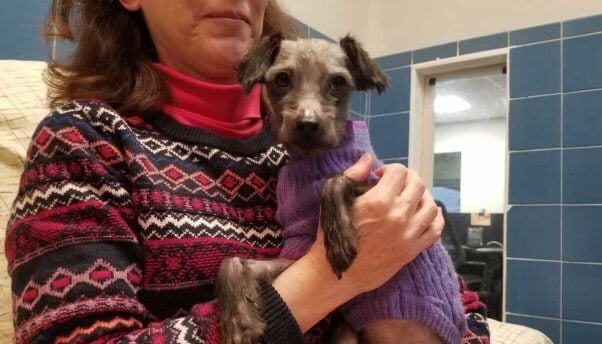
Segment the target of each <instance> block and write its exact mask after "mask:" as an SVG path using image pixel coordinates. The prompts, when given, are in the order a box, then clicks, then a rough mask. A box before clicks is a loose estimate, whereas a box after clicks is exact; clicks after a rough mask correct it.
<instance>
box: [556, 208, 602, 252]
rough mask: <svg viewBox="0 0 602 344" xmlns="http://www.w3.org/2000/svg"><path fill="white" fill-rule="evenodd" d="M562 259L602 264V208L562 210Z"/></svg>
mask: <svg viewBox="0 0 602 344" xmlns="http://www.w3.org/2000/svg"><path fill="white" fill-rule="evenodd" d="M562 226H563V228H564V230H563V232H562V259H563V260H565V261H573V262H596V263H602V230H600V229H601V228H602V206H570V207H567V206H565V207H563V209H562Z"/></svg>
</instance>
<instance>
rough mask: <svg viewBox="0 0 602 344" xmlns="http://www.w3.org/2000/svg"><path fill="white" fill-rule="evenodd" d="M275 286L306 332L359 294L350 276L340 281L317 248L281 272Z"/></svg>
mask: <svg viewBox="0 0 602 344" xmlns="http://www.w3.org/2000/svg"><path fill="white" fill-rule="evenodd" d="M273 286H274V289H276V291H278V293H279V294H280V296H281V297H282V299H283V300H284V302H286V304H287V305H288V307H289V309H290V311H291V313H292V314H293V316H294V317H295V319H296V320H297V323H298V324H299V327H300V328H301V331H303V332H306V331H307V330H309V329H310V328H311V327H312V326H314V325H315V324H316V323H318V322H319V321H320V320H322V319H323V318H324V317H325V316H326V315H328V314H329V313H330V312H332V311H333V310H335V309H336V308H338V307H339V306H340V305H342V304H343V303H345V302H347V301H349V300H350V299H352V298H353V297H355V296H356V295H358V294H359V293H360V290H359V288H358V287H357V286H356V285H355V284H354V283H352V281H350V280H349V279H345V277H343V278H342V279H341V280H339V279H338V278H337V277H336V275H335V274H334V272H333V271H332V268H331V267H330V265H329V264H328V261H327V260H326V256H325V255H324V253H323V252H322V251H321V250H314V249H312V250H310V252H309V253H308V254H307V255H305V256H304V257H302V258H301V259H299V260H298V261H297V262H295V263H294V264H293V265H291V266H290V267H289V268H288V269H287V270H285V271H284V272H283V273H282V274H280V275H279V276H278V277H277V278H276V279H275V280H274V282H273Z"/></svg>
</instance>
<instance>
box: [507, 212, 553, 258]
mask: <svg viewBox="0 0 602 344" xmlns="http://www.w3.org/2000/svg"><path fill="white" fill-rule="evenodd" d="M507 214H508V220H507V223H508V225H507V229H506V231H507V234H506V235H507V240H508V241H507V247H508V249H507V255H508V257H513V258H530V259H548V260H559V259H560V207H559V206H550V207H530V206H529V207H526V206H516V205H515V206H513V207H512V209H510V211H509V212H508V213H507ZM542 238H545V240H542Z"/></svg>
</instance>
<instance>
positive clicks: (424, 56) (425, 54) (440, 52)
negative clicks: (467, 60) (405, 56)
mask: <svg viewBox="0 0 602 344" xmlns="http://www.w3.org/2000/svg"><path fill="white" fill-rule="evenodd" d="M457 53H458V43H457V42H454V43H449V44H442V45H437V46H434V47H430V48H424V49H420V50H415V51H414V53H413V54H414V59H413V63H421V62H426V61H432V60H436V59H439V58H441V59H442V58H446V57H452V56H456V55H457Z"/></svg>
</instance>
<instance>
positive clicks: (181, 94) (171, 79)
mask: <svg viewBox="0 0 602 344" xmlns="http://www.w3.org/2000/svg"><path fill="white" fill-rule="evenodd" d="M155 67H156V68H157V69H158V70H159V71H161V72H162V73H163V74H164V75H165V77H166V78H167V82H168V84H169V88H170V90H171V96H172V101H171V103H169V104H166V105H163V107H162V110H163V112H165V114H167V115H168V116H169V117H171V118H173V119H174V120H176V121H177V122H179V123H181V124H185V125H188V126H192V127H197V128H201V129H205V130H208V131H210V132H213V133H215V134H217V135H220V136H224V137H228V138H235V139H248V138H250V137H252V136H254V135H255V134H257V133H258V132H259V131H260V130H261V128H262V126H263V119H262V118H261V112H260V111H261V110H260V108H261V106H260V104H261V102H260V92H261V87H260V86H259V85H255V87H253V89H252V90H251V92H250V93H249V94H246V93H245V92H244V91H243V89H242V86H241V85H220V84H212V83H209V82H205V81H201V80H198V79H194V78H192V77H189V76H187V75H184V74H182V73H180V72H178V71H176V70H174V69H171V68H169V67H167V66H165V65H162V64H155Z"/></svg>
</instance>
